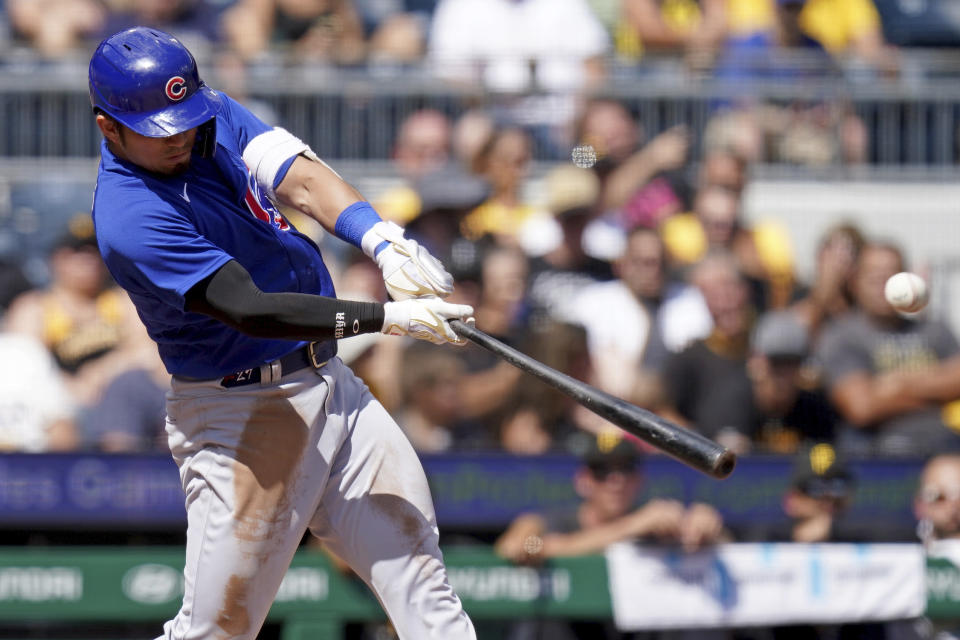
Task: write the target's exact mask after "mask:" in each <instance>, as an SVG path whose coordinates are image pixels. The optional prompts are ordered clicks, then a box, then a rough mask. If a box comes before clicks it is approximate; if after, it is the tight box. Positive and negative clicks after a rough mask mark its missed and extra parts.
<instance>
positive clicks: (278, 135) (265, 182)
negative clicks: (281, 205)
mask: <svg viewBox="0 0 960 640" xmlns="http://www.w3.org/2000/svg"><path fill="white" fill-rule="evenodd" d="M223 98H224V107H223V113H222V117H223V118H225V119H226V120H227V122H226V123H225V124H226V125H227V126H229V127H230V129H231V131H232V132H233V134H234V135H235V136H236V138H237V145H238V149H239V150H240V154H241V155H242V156H243V162H244V163H245V164H246V165H247V168H248V169H249V170H250V173H251V174H252V175H253V177H254V179H256V181H257V184H258V185H259V186H260V189H261V190H262V191H263V192H264V193H266V194H267V195H268V196H269V197H270V199H271V200H274V201H275V200H276V195H275V191H274V190H275V189H276V187H277V186H278V185H279V184H280V181H281V180H283V177H284V176H285V175H286V173H287V170H288V169H289V168H290V165H291V164H292V162H293V159H294V158H295V157H296V156H297V155H299V154H301V153H310V147H309V146H308V145H307V144H306V143H305V142H303V141H302V140H301V139H300V138H298V137H296V136H295V135H293V134H292V133H290V132H289V131H287V130H286V129H284V128H283V127H271V126H270V125H268V124H267V123H265V122H263V121H262V120H260V119H259V118H258V117H257V116H255V115H254V114H253V113H252V112H251V111H250V110H249V109H247V108H246V107H244V106H243V105H241V104H240V103H239V102H237V101H236V100H233V99H231V98H229V97H227V96H223Z"/></svg>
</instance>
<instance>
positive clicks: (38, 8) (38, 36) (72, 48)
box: [6, 0, 108, 60]
mask: <svg viewBox="0 0 960 640" xmlns="http://www.w3.org/2000/svg"><path fill="white" fill-rule="evenodd" d="M6 11H7V15H8V16H9V18H10V26H11V28H12V30H13V35H14V37H15V38H16V39H18V40H22V41H24V42H25V43H26V44H27V45H28V46H30V47H31V48H32V49H33V50H35V51H36V52H37V53H39V54H40V55H41V56H42V57H43V58H45V59H50V60H54V59H64V58H66V57H68V56H69V55H71V54H73V53H76V52H77V51H78V50H79V49H80V48H81V47H82V46H83V45H84V44H85V41H86V40H87V39H89V38H94V37H96V36H97V35H98V34H100V33H102V32H103V29H104V26H105V24H106V20H107V16H108V13H107V8H106V7H105V6H104V5H103V4H102V3H101V2H98V1H97V0H6Z"/></svg>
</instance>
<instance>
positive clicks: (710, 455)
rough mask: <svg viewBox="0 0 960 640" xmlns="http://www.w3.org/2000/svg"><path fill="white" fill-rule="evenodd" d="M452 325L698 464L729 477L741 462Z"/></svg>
mask: <svg viewBox="0 0 960 640" xmlns="http://www.w3.org/2000/svg"><path fill="white" fill-rule="evenodd" d="M450 326H451V327H453V330H454V331H456V332H457V333H458V334H459V335H460V336H461V337H463V338H466V339H468V340H470V341H471V342H474V343H476V344H478V345H480V346H481V347H483V348H484V349H487V350H488V351H491V352H493V353H495V354H496V355H498V356H500V357H501V358H503V359H504V360H506V361H507V362H509V363H510V364H512V365H513V366H515V367H517V368H519V369H521V370H523V371H526V372H528V373H531V374H533V375H535V376H537V377H538V378H540V379H541V380H543V381H544V382H546V383H547V384H549V385H551V386H552V387H555V388H556V389H559V390H560V391H562V392H563V393H565V394H567V395H568V396H570V397H571V398H573V399H574V400H576V401H577V402H579V403H580V404H582V405H583V406H584V407H586V408H587V409H590V410H591V411H593V412H594V413H595V414H597V415H598V416H600V417H602V418H605V419H607V420H609V421H610V422H612V423H613V424H615V425H617V426H618V427H620V428H621V429H623V430H625V431H627V432H629V433H631V434H633V435H635V436H637V437H638V438H640V439H641V440H643V441H644V442H648V443H650V444H651V445H653V446H654V447H656V448H657V449H660V450H661V451H663V452H665V453H668V454H670V455H671V456H673V457H674V458H676V459H677V460H679V461H680V462H683V463H684V464H687V465H689V466H691V467H693V468H694V469H697V470H699V471H702V472H704V473H706V474H707V475H710V476H713V477H714V478H726V477H727V476H729V475H730V473H731V472H732V471H733V468H734V466H736V464H737V458H736V456H735V455H734V454H733V452H732V451H730V450H729V449H726V448H725V447H721V446H720V445H719V444H717V443H716V442H714V441H713V440H710V439H709V438H707V437H705V436H703V435H701V434H699V433H697V432H696V431H692V430H690V429H685V428H683V427H681V426H679V425H676V424H673V423H672V422H670V421H669V420H665V419H663V418H661V417H660V416H658V415H657V414H655V413H652V412H650V411H647V410H646V409H641V408H640V407H638V406H636V405H633V404H630V403H629V402H627V401H625V400H622V399H620V398H617V397H616V396H612V395H610V394H609V393H606V392H605V391H601V390H600V389H597V388H596V387H592V386H590V385H589V384H587V383H585V382H581V381H580V380H577V379H575V378H571V377H570V376H568V375H566V374H565V373H561V372H559V371H557V370H556V369H554V368H552V367H548V366H547V365H545V364H543V363H542V362H540V361H539V360H535V359H534V358H531V357H530V356H528V355H526V354H525V353H522V352H520V351H517V350H516V349H514V348H513V347H509V346H507V345H505V344H504V343H502V342H500V341H499V340H497V339H496V338H494V337H492V336H490V335H488V334H486V333H484V332H483V331H480V330H479V329H477V328H476V327H474V326H473V325H469V324H466V323H464V322H461V321H460V320H451V321H450Z"/></svg>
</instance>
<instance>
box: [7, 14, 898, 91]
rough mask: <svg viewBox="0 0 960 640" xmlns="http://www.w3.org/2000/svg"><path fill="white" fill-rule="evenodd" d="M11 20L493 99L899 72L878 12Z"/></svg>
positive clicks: (63, 32)
mask: <svg viewBox="0 0 960 640" xmlns="http://www.w3.org/2000/svg"><path fill="white" fill-rule="evenodd" d="M4 10H5V13H6V21H7V22H8V25H9V26H8V28H9V32H10V39H11V40H12V43H13V44H14V45H16V46H24V47H28V48H31V49H33V50H35V51H36V52H37V53H38V54H39V55H41V56H43V57H45V58H47V59H56V58H61V57H65V56H70V55H75V54H76V53H77V52H78V51H85V50H86V49H85V48H89V46H90V43H91V42H96V41H98V40H99V39H101V38H103V37H105V36H106V35H109V34H110V33H113V32H115V31H118V30H120V29H122V28H125V27H128V26H133V25H146V26H153V27H157V28H160V29H164V30H167V31H171V32H175V33H177V34H178V35H180V36H181V37H182V38H183V39H184V40H189V41H191V45H192V46H191V49H194V48H196V47H200V48H201V50H203V47H204V45H206V47H207V49H210V48H213V47H216V48H217V49H218V50H220V51H222V52H224V53H229V54H231V55H235V56H237V57H239V58H240V59H242V60H243V61H244V62H247V63H251V62H257V61H262V60H264V59H268V58H271V57H276V56H281V57H283V58H285V59H286V60H288V61H290V62H296V63H300V62H305V61H308V62H321V63H322V62H326V63H331V64H337V65H357V64H365V63H380V62H384V63H391V64H407V63H420V62H424V61H427V62H429V63H431V64H436V65H438V67H439V69H438V70H439V71H441V72H442V73H443V74H444V75H447V76H449V77H450V78H451V79H454V80H462V81H466V80H468V79H470V78H471V77H477V76H479V77H482V78H483V79H484V80H485V81H486V82H487V83H489V85H490V86H492V87H496V88H498V89H511V88H518V87H524V86H529V85H531V84H539V85H541V86H544V87H551V88H559V87H565V86H570V85H572V84H579V83H589V82H591V81H592V80H596V79H597V78H598V77H599V76H601V75H602V74H603V73H604V71H605V69H604V64H605V63H604V58H605V57H607V56H616V58H618V59H619V60H622V61H625V62H637V61H640V60H642V59H643V58H644V57H649V56H656V55H659V54H664V53H667V54H671V55H675V56H677V57H679V58H682V59H684V60H685V62H686V64H689V65H692V66H695V67H702V68H706V67H713V66H716V67H717V68H718V69H725V70H726V71H725V72H730V71H743V70H744V69H743V68H741V67H740V64H741V62H743V61H744V60H745V58H743V56H744V54H749V55H748V57H754V56H753V55H752V54H754V53H757V52H761V56H769V55H770V54H771V53H773V52H775V51H776V50H778V49H781V48H784V47H787V48H808V49H810V50H811V51H814V50H819V51H821V52H823V53H824V54H825V55H826V56H829V57H836V58H856V59H858V60H861V61H862V62H863V63H865V64H868V65H874V66H876V67H877V68H880V69H884V70H889V69H891V68H892V67H895V65H896V61H895V56H894V55H893V54H892V52H891V50H890V49H889V47H888V46H887V45H886V43H885V38H884V30H883V25H882V23H881V19H880V13H879V12H878V9H877V7H876V6H874V4H873V1H872V0H842V1H835V0H831V1H825V0H671V1H669V2H661V1H659V0H522V1H520V2H517V1H513V0H5V7H4ZM914 13H916V12H914ZM888 31H892V32H896V29H892V28H888ZM901 39H902V37H901Z"/></svg>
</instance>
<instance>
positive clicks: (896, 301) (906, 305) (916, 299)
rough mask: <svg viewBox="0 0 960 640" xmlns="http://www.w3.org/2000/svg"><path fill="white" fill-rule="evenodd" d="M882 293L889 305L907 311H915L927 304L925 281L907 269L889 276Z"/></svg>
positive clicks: (927, 295) (927, 293)
mask: <svg viewBox="0 0 960 640" xmlns="http://www.w3.org/2000/svg"><path fill="white" fill-rule="evenodd" d="M883 293H884V295H885V296H886V298H887V302H889V303H890V306H891V307H893V308H894V309H896V310H897V311H905V312H907V313H916V312H917V311H920V310H921V309H923V308H924V307H925V306H927V300H928V297H929V292H928V291H927V283H926V281H925V280H924V279H923V278H921V277H920V276H918V275H917V274H915V273H909V272H907V271H901V272H900V273H898V274H896V275H893V276H890V279H889V280H887V284H886V286H885V287H884V289H883Z"/></svg>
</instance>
